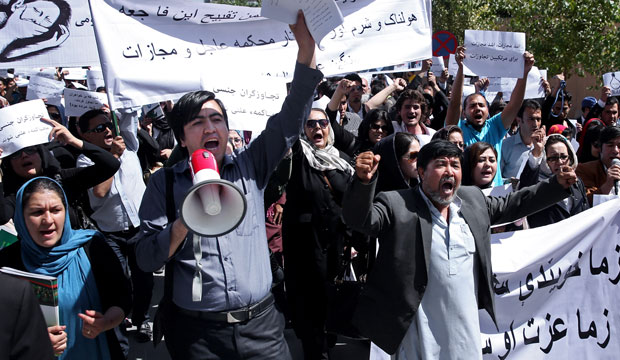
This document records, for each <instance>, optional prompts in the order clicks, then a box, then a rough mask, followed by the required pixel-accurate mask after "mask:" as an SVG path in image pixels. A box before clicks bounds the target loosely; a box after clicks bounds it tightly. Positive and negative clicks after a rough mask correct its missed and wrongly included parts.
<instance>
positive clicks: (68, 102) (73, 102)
mask: <svg viewBox="0 0 620 360" xmlns="http://www.w3.org/2000/svg"><path fill="white" fill-rule="evenodd" d="M107 104H108V97H107V95H106V94H104V93H98V92H92V91H84V90H73V89H65V115H66V116H82V114H84V113H85V112H87V111H88V110H93V109H101V108H102V107H103V106H104V105H107Z"/></svg>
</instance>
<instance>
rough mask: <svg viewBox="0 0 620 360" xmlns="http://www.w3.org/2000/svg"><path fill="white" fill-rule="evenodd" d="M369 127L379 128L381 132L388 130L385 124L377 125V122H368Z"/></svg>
mask: <svg viewBox="0 0 620 360" xmlns="http://www.w3.org/2000/svg"><path fill="white" fill-rule="evenodd" d="M370 129H372V130H379V129H381V130H382V131H383V132H388V130H389V128H388V126H387V125H379V124H370Z"/></svg>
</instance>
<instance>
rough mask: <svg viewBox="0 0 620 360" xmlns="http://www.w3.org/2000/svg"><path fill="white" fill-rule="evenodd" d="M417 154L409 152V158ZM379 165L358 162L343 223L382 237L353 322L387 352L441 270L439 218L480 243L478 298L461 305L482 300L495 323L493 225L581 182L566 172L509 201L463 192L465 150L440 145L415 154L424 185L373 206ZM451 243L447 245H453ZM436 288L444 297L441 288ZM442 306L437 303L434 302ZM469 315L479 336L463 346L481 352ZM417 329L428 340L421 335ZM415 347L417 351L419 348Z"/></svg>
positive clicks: (364, 159)
mask: <svg viewBox="0 0 620 360" xmlns="http://www.w3.org/2000/svg"><path fill="white" fill-rule="evenodd" d="M412 155H414V154H409V158H411V156H412ZM379 160H380V157H379V156H377V155H374V156H373V155H372V154H360V156H358V158H357V161H356V175H357V176H356V177H354V180H353V181H352V183H351V184H350V186H349V188H348V189H347V192H346V193H345V195H344V199H343V217H344V219H345V222H346V223H347V224H348V225H349V226H351V227H352V228H354V229H356V230H359V231H362V232H364V233H366V234H369V235H372V236H378V237H379V241H380V248H379V253H378V255H377V260H376V262H375V266H374V268H373V271H372V272H371V273H370V275H369V277H368V282H367V286H365V288H364V292H363V293H362V295H361V297H360V299H359V303H358V308H357V310H356V314H355V318H354V324H355V325H356V326H357V328H358V329H359V330H360V331H361V332H362V334H364V335H366V336H368V337H369V338H370V339H371V340H372V341H373V342H374V343H375V344H377V345H378V346H379V347H381V348H382V349H383V350H385V351H386V352H388V353H390V354H394V353H395V352H396V351H397V350H398V348H399V346H400V345H401V343H402V342H403V338H404V337H405V334H406V333H407V331H408V330H409V328H410V326H411V325H412V322H414V321H416V314H417V313H418V310H419V308H420V304H421V301H422V297H423V295H424V293H425V291H427V286H428V287H429V289H430V287H431V286H436V284H431V283H429V278H432V277H435V274H434V273H430V272H429V268H430V269H433V268H434V267H435V268H436V267H437V264H431V261H430V259H437V256H436V253H435V252H437V251H441V247H442V246H437V245H436V244H437V243H434V244H433V247H431V243H432V242H433V241H434V240H437V239H434V237H435V236H436V234H437V232H436V228H435V226H436V225H437V224H436V222H437V221H438V220H437V219H438V218H440V217H443V219H445V220H446V221H447V222H448V224H452V221H453V220H454V219H452V218H454V217H457V218H460V219H461V221H463V220H464V222H465V223H466V226H465V223H462V222H461V223H462V224H463V226H461V227H460V229H461V231H463V232H466V233H470V234H469V238H470V239H471V237H473V244H475V249H472V250H473V251H471V252H470V253H469V256H471V257H475V260H476V261H475V262H474V261H470V263H471V264H474V263H475V264H476V265H472V266H470V267H469V268H468V269H469V270H470V275H469V276H470V277H471V278H476V279H477V283H478V287H477V289H478V293H477V294H475V293H474V291H473V290H471V289H470V291H469V293H470V294H471V296H470V297H471V298H470V299H465V300H463V301H469V303H470V304H471V303H472V302H474V306H475V302H476V301H477V305H478V306H477V307H478V308H484V309H485V310H487V312H488V313H489V315H490V316H491V318H492V319H493V321H495V314H494V300H493V291H492V284H491V279H492V275H493V272H492V269H491V247H490V235H491V230H490V226H491V224H496V223H504V222H512V221H514V220H516V219H519V218H521V217H523V216H526V215H528V214H530V213H533V212H536V211H539V210H541V209H543V208H545V207H547V206H550V205H552V204H554V203H556V202H558V201H560V200H562V199H564V198H565V197H567V196H568V195H569V192H567V191H566V189H567V188H568V187H569V186H570V185H571V184H572V183H574V182H575V181H576V179H577V178H576V175H575V173H574V171H573V170H572V169H571V168H570V167H566V168H563V171H562V172H561V173H560V174H559V175H558V176H554V177H552V178H551V179H550V181H549V182H541V183H539V184H537V185H535V186H532V187H529V188H525V189H522V190H520V191H518V192H514V193H511V194H510V195H508V196H507V197H506V198H495V197H486V196H484V195H483V194H482V192H481V191H480V189H478V188H477V187H472V186H464V187H460V183H461V169H460V166H461V160H462V152H461V150H460V149H459V148H458V147H456V145H454V144H452V143H449V142H448V141H444V140H440V141H433V142H430V143H429V144H427V145H425V146H424V147H422V149H421V150H420V152H419V154H418V159H417V169H418V173H419V175H420V181H421V184H420V185H419V186H418V187H416V188H414V189H407V190H398V191H389V192H383V193H380V194H378V195H377V197H376V198H375V199H374V202H373V198H374V189H375V185H376V178H375V177H374V173H375V172H376V169H377V165H378V162H379ZM453 202H454V203H458V206H459V207H460V209H459V210H458V212H454V210H453V209H454V207H452V205H453V204H452V203H453ZM429 204H432V206H433V207H434V209H432V208H430V207H429ZM432 213H433V214H435V215H431V214H432ZM467 227H468V229H469V232H468V231H467ZM448 230H449V231H450V235H454V234H453V230H451V229H450V228H449V227H448ZM449 238H450V236H448V240H446V242H448V241H454V240H452V239H449ZM470 241H471V240H470ZM442 244H443V243H440V245H442ZM444 250H445V249H444ZM470 260H473V259H470ZM446 266H447V264H446ZM450 266H452V264H450ZM465 272H466V271H465ZM429 274H431V276H429ZM472 286H473V285H472ZM439 290H440V293H441V291H442V290H443V289H439ZM444 295H446V294H444ZM447 296H452V294H447ZM462 296H464V295H463V294H461V293H459V295H458V297H457V296H454V297H453V298H460V297H462ZM443 300H444V299H437V302H439V301H443ZM460 301H461V299H457V300H456V302H460ZM459 305H460V304H459ZM432 306H433V305H432V304H431V307H432ZM468 309H469V308H468ZM448 311H451V310H448ZM467 311H469V310H467ZM470 312H471V311H470ZM474 312H475V311H474ZM468 316H470V318H471V319H475V320H472V321H475V322H476V323H475V324H472V325H473V326H471V327H470V330H471V329H473V330H474V331H471V334H470V335H472V336H470V338H469V339H466V340H467V341H465V342H464V343H465V344H468V345H465V346H470V348H468V350H470V353H472V352H473V353H477V354H481V353H480V349H481V348H482V346H481V344H480V336H479V332H478V334H474V333H475V329H478V331H479V325H478V323H477V321H478V317H477V314H473V315H472V314H469V315H468ZM455 320H459V319H455ZM430 326H432V324H430ZM430 326H429V327H430ZM447 327H450V326H447ZM419 330H420V331H419V333H420V334H421V335H422V336H423V335H424V329H419ZM440 335H441V334H440ZM476 335H477V338H476ZM433 336H434V337H435V339H432V340H431V341H436V343H437V348H441V351H444V349H443V347H444V346H451V344H448V343H450V341H453V339H450V338H445V337H444V338H437V335H436V334H433ZM417 347H418V348H420V346H419V345H418V346H417ZM474 347H475V348H474ZM442 357H443V356H442ZM480 357H481V355H480Z"/></svg>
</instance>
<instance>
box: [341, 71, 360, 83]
mask: <svg viewBox="0 0 620 360" xmlns="http://www.w3.org/2000/svg"><path fill="white" fill-rule="evenodd" d="M344 78H345V79H347V80H350V81H359V83H360V84H362V78H361V77H360V76H359V75H358V74H357V73H350V74H347V75H346V76H345V77H344Z"/></svg>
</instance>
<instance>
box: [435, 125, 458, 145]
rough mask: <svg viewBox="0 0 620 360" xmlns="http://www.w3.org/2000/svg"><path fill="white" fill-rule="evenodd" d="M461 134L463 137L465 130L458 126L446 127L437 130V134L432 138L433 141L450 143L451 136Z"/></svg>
mask: <svg viewBox="0 0 620 360" xmlns="http://www.w3.org/2000/svg"><path fill="white" fill-rule="evenodd" d="M455 132H457V133H459V134H461V136H462V135H463V130H461V128H460V127H458V126H457V125H448V126H444V127H442V128H441V129H439V130H437V132H436V133H435V134H433V137H432V138H431V141H433V140H448V141H450V140H449V139H450V135H451V134H452V133H455Z"/></svg>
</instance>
